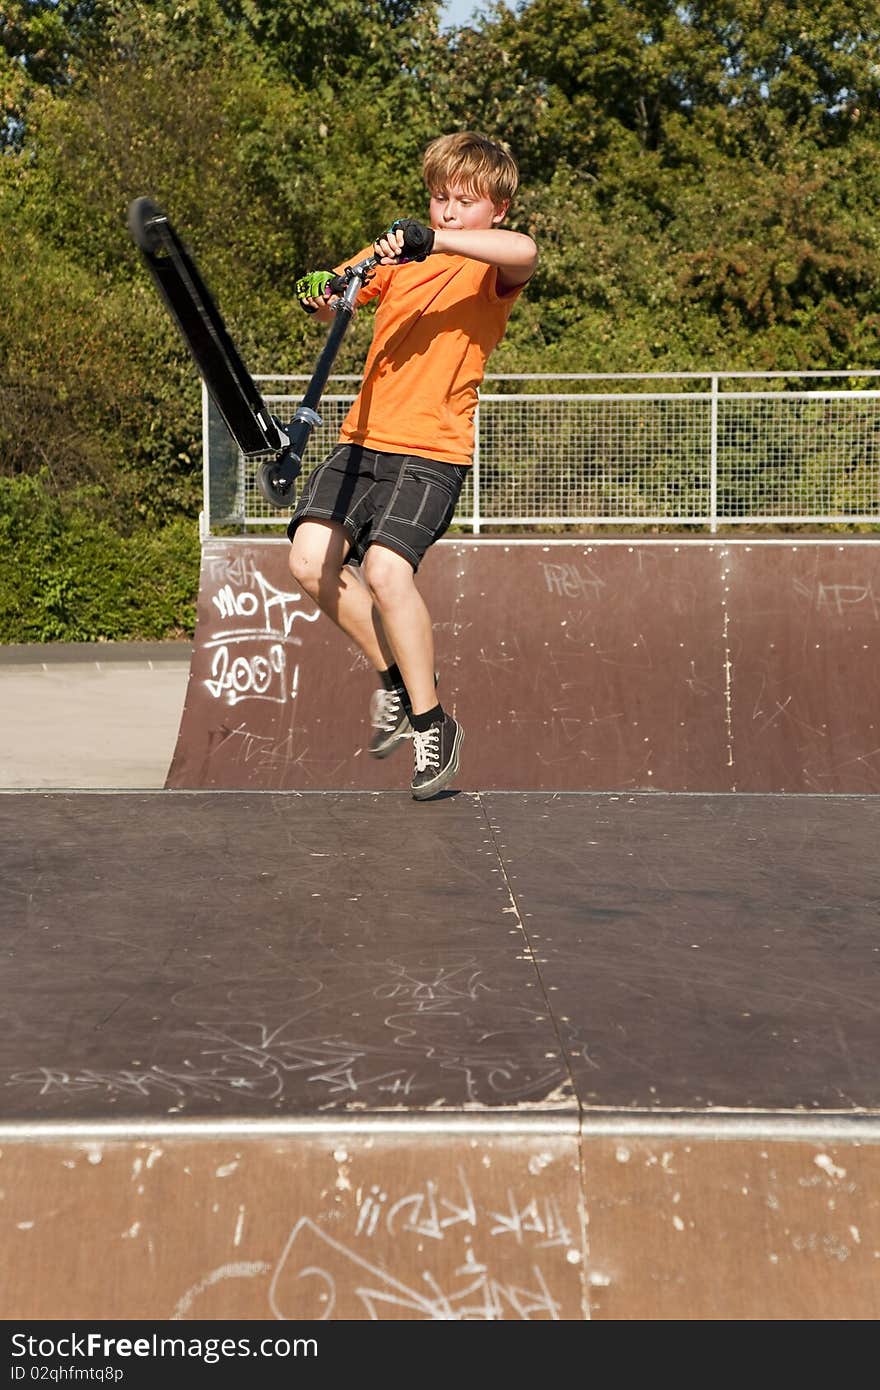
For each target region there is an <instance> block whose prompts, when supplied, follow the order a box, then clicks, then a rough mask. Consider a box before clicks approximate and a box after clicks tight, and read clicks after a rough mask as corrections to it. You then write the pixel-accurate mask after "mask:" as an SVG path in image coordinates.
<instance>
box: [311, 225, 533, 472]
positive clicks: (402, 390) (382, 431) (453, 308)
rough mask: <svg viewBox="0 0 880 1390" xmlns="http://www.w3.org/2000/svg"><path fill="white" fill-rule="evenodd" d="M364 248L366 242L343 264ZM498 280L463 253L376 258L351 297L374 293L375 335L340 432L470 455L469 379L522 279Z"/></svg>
mask: <svg viewBox="0 0 880 1390" xmlns="http://www.w3.org/2000/svg"><path fill="white" fill-rule="evenodd" d="M371 253H372V247H370V246H368V247H366V248H365V250H363V251H362V252H360V253H359V255H358V256H357V257H356V258H355V259H354V260H352V261H351V262H346V263H345V264H355V261H359V260H362V259H364V258H365V257H366V256H369V255H370V254H371ZM337 269H338V270H339V269H342V267H337ZM496 280H497V268H496V267H495V266H493V265H485V264H484V263H483V262H482V261H473V260H470V259H469V258H468V257H466V256H449V255H436V256H428V257H427V258H426V259H425V260H424V261H413V262H411V263H410V264H409V265H402V266H389V265H381V266H377V267H376V269H375V271H374V273H373V278H372V279H371V280H370V281H369V283H368V284H367V285H365V286H364V288H363V289H362V290H361V292H360V294H359V295H358V301H357V302H358V304H367V303H368V302H369V301H370V300H371V299H375V298H376V296H377V295H378V296H379V306H378V309H377V310H376V323H375V327H374V329H373V341H372V343H371V344H370V350H369V352H368V354H367V360H366V364H365V366H364V379H363V384H362V385H361V389H360V391H359V393H358V396H357V399H356V400H355V402H354V404H353V405H352V407H351V409H350V410H349V412H348V414H347V416H346V417H345V419H344V420H343V422H342V427H341V430H340V435H339V438H340V441H342V442H344V443H349V444H364V445H366V446H367V448H369V449H378V450H379V451H380V452H382V453H386V454H414V455H416V456H417V457H419V458H432V459H440V460H441V461H442V462H444V463H464V464H469V463H472V462H473V452H474V411H475V409H476V406H477V387H478V386H479V385H480V382H481V381H482V380H483V374H484V372H485V370H486V362H487V361H488V358H489V355H490V353H491V352H492V350H493V349H494V348H495V347H497V345H498V343H499V342H500V341H501V339H502V337H503V336H504V330H505V328H506V327H507V320H508V317H509V315H510V311H511V309H512V307H513V304H514V302H515V301H516V299H517V298H518V297H519V295H520V293H521V291H522V289H523V286H522V285H517V286H515V287H514V288H513V289H511V290H507V291H505V292H504V293H501V294H499V292H498V289H497V287H496Z"/></svg>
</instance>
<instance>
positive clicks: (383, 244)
mask: <svg viewBox="0 0 880 1390" xmlns="http://www.w3.org/2000/svg"><path fill="white" fill-rule="evenodd" d="M433 246H434V233H433V231H432V230H431V228H430V227H426V226H425V225H424V224H423V223H421V222H417V221H416V220H415V218H413V217H399V218H398V219H397V221H396V222H392V224H391V226H390V227H389V228H388V231H387V232H383V234H382V235H381V236H380V237H377V238H376V240H375V241H374V242H373V250H374V252H375V253H376V255H377V256H378V258H379V264H380V265H407V264H408V263H409V262H410V261H423V260H424V259H425V257H426V256H429V255H430V254H431V251H432V249H433Z"/></svg>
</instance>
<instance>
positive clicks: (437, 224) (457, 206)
mask: <svg viewBox="0 0 880 1390" xmlns="http://www.w3.org/2000/svg"><path fill="white" fill-rule="evenodd" d="M508 205H509V204H508V200H507V199H505V200H504V201H503V202H501V203H493V202H492V199H491V198H487V197H486V196H485V195H484V194H480V193H478V192H477V191H476V189H473V188H462V187H461V186H460V185H457V184H450V186H449V188H444V189H443V190H442V191H440V192H438V193H432V194H431V211H430V216H431V226H432V227H433V229H434V231H435V232H440V231H447V232H466V231H475V230H478V229H480V228H487V227H494V226H496V225H497V224H498V223H499V222H501V221H502V220H503V218H504V214H505V213H506V212H507V208H508Z"/></svg>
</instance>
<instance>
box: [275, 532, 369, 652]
mask: <svg viewBox="0 0 880 1390" xmlns="http://www.w3.org/2000/svg"><path fill="white" fill-rule="evenodd" d="M350 549H351V541H350V540H349V538H348V535H347V533H346V530H345V527H344V526H342V524H341V523H340V522H338V521H301V522H300V524H299V526H297V528H296V530H295V531H294V533H293V540H292V542H291V546H290V555H289V557H288V563H289V565H290V571H291V574H292V575H293V577H294V579H295V580H296V581H297V583H298V584H300V585H302V587H303V588H304V589H305V591H306V593H307V594H308V595H309V597H310V598H312V599H314V601H315V603H316V604H317V605H318V607H319V608H320V609H321V612H322V613H326V615H327V617H328V618H331V619H332V621H333V622H334V623H335V624H336V626H337V627H340V628H342V631H343V632H344V633H346V635H347V636H349V637H351V638H352V639H353V640H354V641H355V642H357V644H358V646H359V647H360V649H361V651H362V652H363V653H364V655H365V656H366V658H367V660H368V661H369V662H370V663H371V664H372V665H373V666H374V667H375V668H376V670H377V671H385V670H387V668H388V667H389V666H391V665H393V663H394V655H393V652H392V650H391V647H390V646H389V644H388V641H387V638H386V637H385V634H384V632H383V630H382V623H381V620H380V619H379V617H378V614H377V613H376V612H375V610H374V607H373V600H372V598H371V597H370V594H369V592H368V590H367V589H366V588H365V587H364V585H363V584H362V583H361V582H360V580H359V579H358V577H357V575H356V574H353V573H352V571H351V570H350V569H349V568H348V567H347V566H346V563H345V561H346V559H347V557H348V552H349V550H350Z"/></svg>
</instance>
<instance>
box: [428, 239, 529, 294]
mask: <svg viewBox="0 0 880 1390" xmlns="http://www.w3.org/2000/svg"><path fill="white" fill-rule="evenodd" d="M437 252H441V253H445V254H446V255H447V256H467V257H468V258H469V259H470V260H472V261H483V262H484V264H486V265H494V266H496V267H497V269H498V288H499V290H512V289H515V288H516V286H517V285H524V284H525V283H526V281H527V280H530V279H531V278H532V276H533V275H534V273H535V266H536V265H537V264H538V248H537V246H536V245H535V243H534V242H533V241H532V238H531V237H530V236H526V235H525V234H524V233H523V232H509V231H507V230H506V228H503V227H491V228H487V229H485V230H483V229H480V230H479V231H462V232H455V231H437V232H435V233H434V254H435V255H436V254H437Z"/></svg>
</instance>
